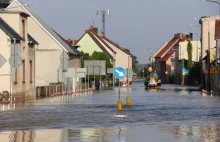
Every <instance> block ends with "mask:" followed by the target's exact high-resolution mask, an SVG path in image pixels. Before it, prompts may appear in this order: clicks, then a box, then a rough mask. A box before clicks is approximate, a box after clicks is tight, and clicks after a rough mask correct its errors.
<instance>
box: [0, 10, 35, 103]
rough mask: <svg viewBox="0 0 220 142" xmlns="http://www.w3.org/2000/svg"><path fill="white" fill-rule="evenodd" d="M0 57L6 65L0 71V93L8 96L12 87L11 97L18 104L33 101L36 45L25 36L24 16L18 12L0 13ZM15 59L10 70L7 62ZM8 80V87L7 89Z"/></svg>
mask: <svg viewBox="0 0 220 142" xmlns="http://www.w3.org/2000/svg"><path fill="white" fill-rule="evenodd" d="M0 17H1V18H0V38H1V43H0V45H1V48H0V54H1V55H2V56H3V57H4V58H5V59H6V60H7V62H6V63H5V64H4V65H3V66H2V68H1V69H0V74H5V75H9V74H10V73H11V71H12V74H13V75H12V76H11V78H10V76H1V79H0V84H1V85H0V92H3V91H7V92H10V87H12V92H13V96H14V97H15V98H17V99H19V100H24V99H33V98H34V83H35V48H36V45H37V44H38V43H37V42H36V40H35V39H34V38H33V37H32V35H31V34H30V33H29V32H28V30H27V29H28V26H27V19H28V17H29V15H28V14H26V13H24V12H21V11H1V12H0ZM15 54H16V56H19V57H21V58H16V59H17V60H15V62H16V63H17V64H19V65H20V66H17V67H16V68H11V66H10V65H11V64H9V58H10V57H11V56H12V55H13V56H15ZM10 79H12V84H11V86H10Z"/></svg>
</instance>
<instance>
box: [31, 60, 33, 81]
mask: <svg viewBox="0 0 220 142" xmlns="http://www.w3.org/2000/svg"><path fill="white" fill-rule="evenodd" d="M32 71H33V70H32V61H30V83H33V80H32Z"/></svg>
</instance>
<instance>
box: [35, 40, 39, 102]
mask: <svg viewBox="0 0 220 142" xmlns="http://www.w3.org/2000/svg"><path fill="white" fill-rule="evenodd" d="M34 47H35V46H34ZM38 48H39V45H38V44H37V48H34V99H35V100H36V95H37V94H36V52H37V49H38Z"/></svg>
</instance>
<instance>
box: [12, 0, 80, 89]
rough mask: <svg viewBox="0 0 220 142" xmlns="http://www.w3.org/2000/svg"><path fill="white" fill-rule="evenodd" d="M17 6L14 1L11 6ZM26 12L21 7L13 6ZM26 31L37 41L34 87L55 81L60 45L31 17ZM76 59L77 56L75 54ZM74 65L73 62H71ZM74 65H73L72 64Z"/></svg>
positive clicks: (58, 64)
mask: <svg viewBox="0 0 220 142" xmlns="http://www.w3.org/2000/svg"><path fill="white" fill-rule="evenodd" d="M16 6H19V5H18V3H16V2H14V3H13V4H12V5H11V7H16ZM13 10H19V11H23V12H26V11H25V10H24V9H23V8H21V7H18V8H13ZM28 33H29V34H30V35H31V36H33V38H34V39H35V40H36V41H37V42H38V43H39V45H38V47H37V49H36V87H37V86H45V85H49V84H50V83H57V82H58V81H59V78H58V69H59V68H60V58H59V57H60V55H61V54H62V52H63V49H62V47H61V46H60V45H59V44H58V43H57V42H56V41H55V40H54V39H53V38H52V37H51V36H50V35H49V34H48V33H47V32H46V31H45V30H44V29H43V28H42V27H41V26H40V25H39V24H38V23H37V22H35V20H34V19H33V17H29V18H28ZM77 57H78V59H77V60H76V61H71V62H78V60H79V56H76V58H77ZM72 65H75V64H72ZM72 67H75V66H72Z"/></svg>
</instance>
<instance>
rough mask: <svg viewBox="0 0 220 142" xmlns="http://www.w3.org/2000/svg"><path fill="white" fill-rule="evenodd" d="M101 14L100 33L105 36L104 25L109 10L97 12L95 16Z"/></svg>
mask: <svg viewBox="0 0 220 142" xmlns="http://www.w3.org/2000/svg"><path fill="white" fill-rule="evenodd" d="M99 14H101V15H102V33H103V35H105V23H106V19H105V18H106V14H108V15H110V10H109V9H108V10H101V11H97V15H99Z"/></svg>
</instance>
